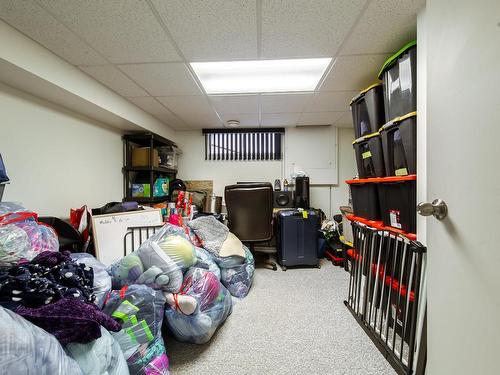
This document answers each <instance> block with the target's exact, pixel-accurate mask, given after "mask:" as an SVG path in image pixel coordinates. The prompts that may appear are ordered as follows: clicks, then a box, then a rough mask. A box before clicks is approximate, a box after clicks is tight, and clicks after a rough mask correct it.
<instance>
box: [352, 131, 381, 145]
mask: <svg viewBox="0 0 500 375" xmlns="http://www.w3.org/2000/svg"><path fill="white" fill-rule="evenodd" d="M377 135H380V133H379V132H375V133H371V134H367V135H364V136H362V137H359V138H358V139H355V140H354V141H353V142H352V144H353V145H354V144H356V143H360V142H363V141H366V140H367V139H370V138H373V137H376V136H377Z"/></svg>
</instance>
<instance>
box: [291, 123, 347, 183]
mask: <svg viewBox="0 0 500 375" xmlns="http://www.w3.org/2000/svg"><path fill="white" fill-rule="evenodd" d="M285 134H286V136H285V149H286V151H285V178H287V179H289V178H290V175H291V174H292V173H294V172H299V171H303V172H305V173H306V175H307V176H309V180H310V184H311V185H337V184H338V168H337V164H338V159H337V155H338V151H337V134H338V132H337V128H336V127H334V126H331V125H321V126H303V127H296V128H287V130H286V133H285Z"/></svg>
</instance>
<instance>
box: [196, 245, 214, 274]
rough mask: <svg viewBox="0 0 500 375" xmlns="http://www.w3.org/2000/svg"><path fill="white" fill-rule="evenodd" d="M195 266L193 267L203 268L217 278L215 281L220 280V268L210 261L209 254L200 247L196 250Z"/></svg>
mask: <svg viewBox="0 0 500 375" xmlns="http://www.w3.org/2000/svg"><path fill="white" fill-rule="evenodd" d="M196 258H197V261H196V264H195V265H194V266H195V267H198V268H204V269H206V270H208V271H210V272H212V273H213V274H215V276H217V279H219V280H220V278H221V275H220V268H219V266H218V265H217V264H216V263H215V262H214V260H213V259H212V257H211V255H210V253H209V252H208V251H206V250H205V249H203V248H202V247H197V248H196Z"/></svg>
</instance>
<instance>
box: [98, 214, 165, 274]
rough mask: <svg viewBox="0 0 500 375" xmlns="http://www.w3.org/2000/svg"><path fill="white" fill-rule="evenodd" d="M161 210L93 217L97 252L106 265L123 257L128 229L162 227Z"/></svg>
mask: <svg viewBox="0 0 500 375" xmlns="http://www.w3.org/2000/svg"><path fill="white" fill-rule="evenodd" d="M162 224H163V220H162V216H161V210H159V209H158V210H156V209H154V210H144V211H132V212H120V213H116V214H106V215H94V216H92V228H93V235H94V244H95V252H96V256H97V259H99V260H100V261H101V262H102V263H104V264H105V265H110V264H111V263H113V262H114V261H115V260H117V259H120V258H121V257H123V255H124V254H123V251H124V243H123V237H124V236H125V234H126V233H127V228H128V227H138V226H153V225H162Z"/></svg>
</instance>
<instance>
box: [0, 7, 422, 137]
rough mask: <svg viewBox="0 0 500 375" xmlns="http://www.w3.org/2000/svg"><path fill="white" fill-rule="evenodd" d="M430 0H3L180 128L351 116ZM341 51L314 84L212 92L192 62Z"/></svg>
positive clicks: (85, 65) (59, 46) (11, 14)
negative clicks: (301, 89)
mask: <svg viewBox="0 0 500 375" xmlns="http://www.w3.org/2000/svg"><path fill="white" fill-rule="evenodd" d="M424 3H425V0H413V1H412V0H368V1H367V0H315V1H311V0H281V1H280V0H231V1H228V0H210V1H201V0H91V1H81V0H0V18H1V19H2V20H4V21H5V22H7V23H8V24H10V25H11V26H13V27H14V28H16V29H18V30H19V31H21V32H22V33H24V34H25V35H27V36H28V37H30V38H32V39H33V40H35V41H36V42H38V43H40V44H41V45H43V46H44V47H46V48H47V49H49V50H51V51H52V52H54V53H55V54H57V55H59V56H60V57H62V58H63V59H65V60H66V61H68V62H69V63H70V64H72V65H75V66H77V67H78V68H80V69H81V70H83V71H84V72H85V73H87V74H88V75H89V76H91V77H93V78H94V79H96V80H98V81H100V82H101V83H102V84H103V85H105V86H107V87H109V88H110V89H112V90H113V91H115V92H116V93H118V94H120V95H122V96H124V97H125V98H127V99H128V100H129V101H130V103H131V104H133V105H136V106H138V107H140V108H141V109H143V110H144V111H146V112H148V113H150V114H151V115H152V116H154V117H156V118H158V119H159V120H160V121H162V122H163V123H165V124H167V125H169V126H170V127H172V128H174V129H176V130H189V129H200V128H218V127H223V124H224V122H225V121H227V120H239V121H240V122H241V124H242V126H245V127H266V126H297V125H327V124H333V125H335V126H339V127H349V126H351V116H350V113H349V102H350V100H351V98H352V97H353V96H355V95H356V94H357V92H358V91H359V90H361V89H363V88H365V87H366V86H368V85H370V84H372V83H373V82H375V81H376V75H377V72H378V70H379V68H380V66H381V65H382V63H383V62H384V61H385V59H386V58H387V57H388V56H389V55H390V54H392V53H393V52H395V51H396V50H398V49H399V48H400V47H401V46H402V45H404V44H405V43H406V42H407V41H409V40H412V39H414V38H415V37H416V14H417V12H418V10H419V9H420V8H421V7H422V6H423V5H424ZM311 57H333V60H332V64H331V66H330V68H329V70H327V74H326V75H325V77H323V80H322V82H321V83H320V85H319V87H318V88H317V89H316V91H315V92H310V93H280V94H256V95H217V96H212V95H210V96H208V95H206V94H205V92H204V91H203V89H202V88H201V87H200V85H199V82H198V81H197V79H196V78H195V76H194V74H193V72H192V70H191V68H190V67H189V64H188V63H189V62H200V61H230V60H255V59H288V58H311Z"/></svg>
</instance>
